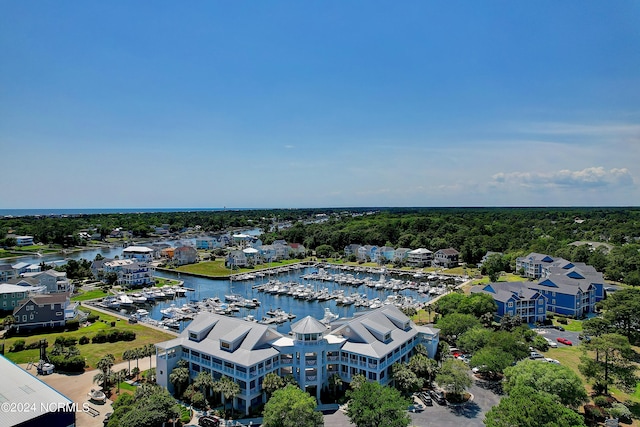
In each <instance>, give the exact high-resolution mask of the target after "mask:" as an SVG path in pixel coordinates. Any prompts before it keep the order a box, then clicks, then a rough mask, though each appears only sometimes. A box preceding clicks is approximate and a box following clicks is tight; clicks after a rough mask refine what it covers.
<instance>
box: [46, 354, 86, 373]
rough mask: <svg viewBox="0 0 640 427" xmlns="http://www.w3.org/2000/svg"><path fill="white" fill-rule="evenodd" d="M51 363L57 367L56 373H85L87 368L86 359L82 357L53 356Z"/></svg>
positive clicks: (50, 358) (50, 359)
mask: <svg viewBox="0 0 640 427" xmlns="http://www.w3.org/2000/svg"><path fill="white" fill-rule="evenodd" d="M49 361H50V362H51V363H53V364H54V365H55V367H56V371H60V372H83V371H84V367H85V362H84V357H82V356H74V357H68V356H65V355H60V356H51V357H49Z"/></svg>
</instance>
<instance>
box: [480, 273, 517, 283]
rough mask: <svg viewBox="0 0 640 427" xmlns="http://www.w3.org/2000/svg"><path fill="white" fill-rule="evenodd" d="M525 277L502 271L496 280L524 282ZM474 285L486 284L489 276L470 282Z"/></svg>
mask: <svg viewBox="0 0 640 427" xmlns="http://www.w3.org/2000/svg"><path fill="white" fill-rule="evenodd" d="M526 281H527V278H525V277H522V276H520V275H518V274H513V273H504V274H502V275H500V277H499V278H498V282H526ZM472 283H473V284H474V285H486V284H487V283H489V276H484V277H483V278H482V279H476V280H474V281H473V282H472Z"/></svg>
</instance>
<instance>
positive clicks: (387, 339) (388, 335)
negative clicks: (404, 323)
mask: <svg viewBox="0 0 640 427" xmlns="http://www.w3.org/2000/svg"><path fill="white" fill-rule="evenodd" d="M390 339H391V332H387V333H386V334H384V340H385V341H389V340H390Z"/></svg>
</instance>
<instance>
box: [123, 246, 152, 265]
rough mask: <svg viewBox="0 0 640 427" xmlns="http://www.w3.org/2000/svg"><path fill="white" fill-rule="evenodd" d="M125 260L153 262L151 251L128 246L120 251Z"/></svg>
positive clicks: (145, 248)
mask: <svg viewBox="0 0 640 427" xmlns="http://www.w3.org/2000/svg"><path fill="white" fill-rule="evenodd" d="M122 256H123V257H124V258H125V259H135V260H137V261H140V262H151V261H153V249H151V248H147V247H146V246H129V247H126V248H124V249H123V250H122Z"/></svg>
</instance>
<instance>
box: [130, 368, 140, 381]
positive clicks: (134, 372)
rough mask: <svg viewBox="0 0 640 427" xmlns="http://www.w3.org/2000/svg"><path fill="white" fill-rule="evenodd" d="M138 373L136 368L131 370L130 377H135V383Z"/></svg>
mask: <svg viewBox="0 0 640 427" xmlns="http://www.w3.org/2000/svg"><path fill="white" fill-rule="evenodd" d="M139 373H140V368H138V367H137V366H136V367H135V368H133V369H132V370H131V375H133V376H134V377H135V379H136V381H138V374H139Z"/></svg>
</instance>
